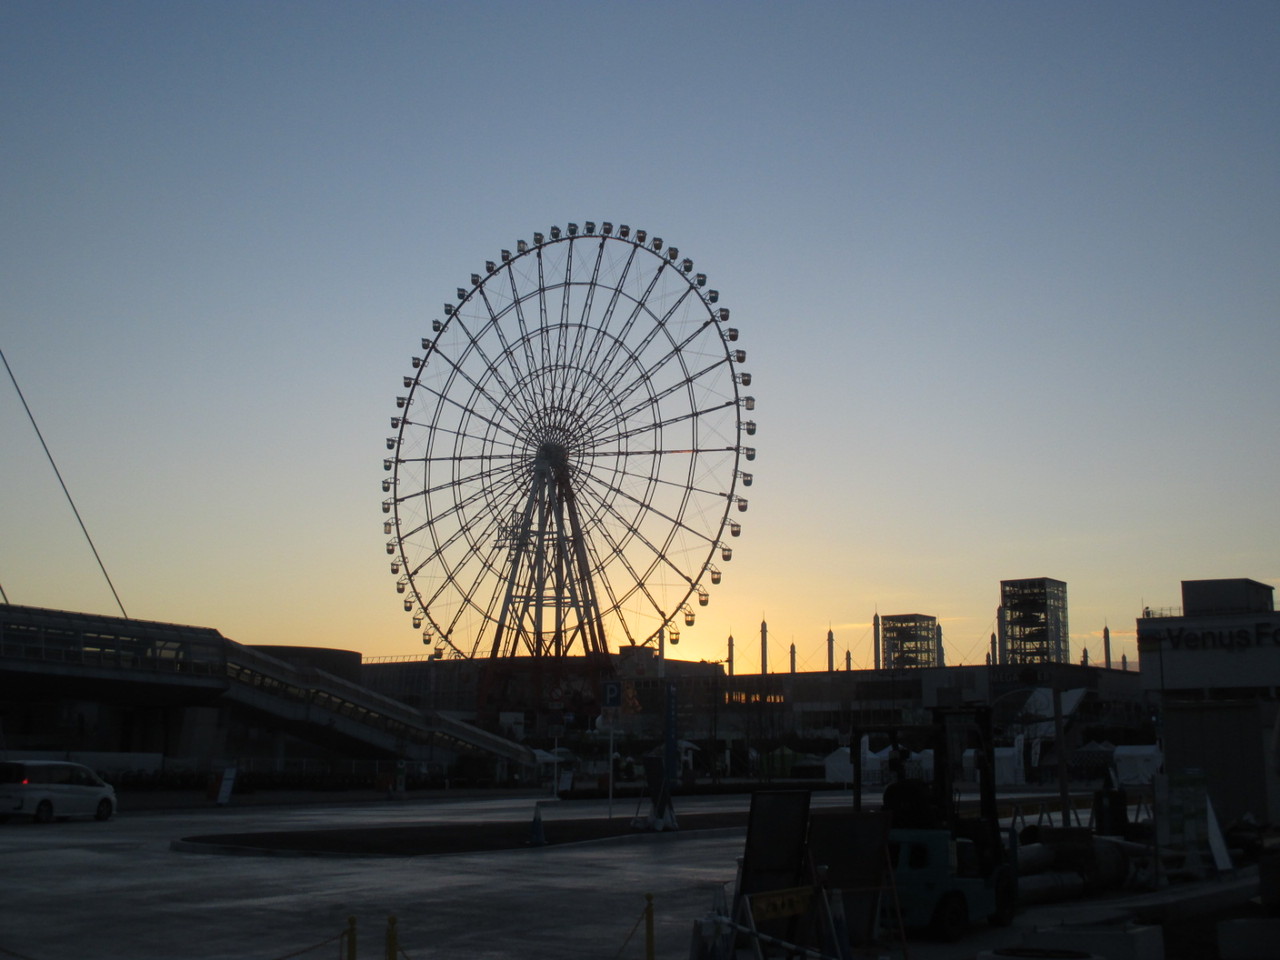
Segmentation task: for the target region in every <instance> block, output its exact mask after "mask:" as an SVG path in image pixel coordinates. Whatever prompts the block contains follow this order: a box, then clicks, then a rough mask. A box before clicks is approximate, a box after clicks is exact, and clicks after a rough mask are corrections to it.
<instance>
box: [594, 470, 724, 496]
mask: <svg viewBox="0 0 1280 960" xmlns="http://www.w3.org/2000/svg"><path fill="white" fill-rule="evenodd" d="M617 475H618V476H625V477H631V479H635V480H643V481H645V483H653V485H654V486H673V488H677V489H681V490H689V492H690V493H696V494H703V495H705V497H710V498H713V499H717V500H726V502H727V500H728V499H730V497H731V494H728V493H726V492H724V490H712V489H710V488H708V486H698V485H695V484H694V483H692V481H686V480H669V479H667V477H663V476H654V477H650V476H649V475H648V474H632V472H630V471H627V470H618V471H617ZM596 483H599V484H600V485H603V486H607V488H609V489H612V488H613V485H612V484H609V483H607V481H604V480H596Z"/></svg>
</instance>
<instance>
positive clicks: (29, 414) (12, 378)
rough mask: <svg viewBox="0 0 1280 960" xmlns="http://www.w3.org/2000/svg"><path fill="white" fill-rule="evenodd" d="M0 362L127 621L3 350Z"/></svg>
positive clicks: (0, 353)
mask: <svg viewBox="0 0 1280 960" xmlns="http://www.w3.org/2000/svg"><path fill="white" fill-rule="evenodd" d="M0 361H3V362H4V368H5V370H7V371H8V373H9V380H10V381H12V383H13V389H14V390H16V391H17V392H18V399H19V400H21V401H22V408H23V409H24V410H26V411H27V419H29V420H30V421H31V426H32V429H34V430H35V432H36V436H37V437H38V438H39V439H40V446H42V447H43V448H44V455H45V456H46V457H48V458H49V466H51V467H53V474H54V476H56V477H57V478H58V484H59V485H60V486H61V487H62V492H63V493H64V494H65V495H66V497H67V503H69V504H71V512H72V513H74V514H75V515H76V522H77V523H79V524H80V531H81V532H82V533H83V534H84V538H85V540H86V541H88V543H89V549H90V550H92V551H93V559H95V560H97V561H98V569H99V570H101V571H102V576H103V579H105V580H106V581H107V586H108V587H110V588H111V595H112V596H113V597H115V598H116V606H117V607H119V608H120V615H121V616H122V617H124V618H125V619H126V620H128V619H129V614H127V613H125V610H124V604H123V603H121V602H120V594H118V593H116V585H115V584H114V583H112V582H111V576H110V574H108V573H107V568H106V565H105V564H103V562H102V557H100V556H99V555H98V548H97V547H95V546H94V545H93V538H92V537H91V536H89V528H88V527H86V526H85V525H84V520H83V518H81V516H80V511H79V510H78V509H77V508H76V502H75V501H74V500H72V499H71V491H70V490H68V489H67V484H66V483H65V481H63V479H62V471H61V470H59V469H58V464H57V463H55V462H54V459H53V454H52V453H51V452H50V450H49V445H48V444H47V443H45V442H44V434H42V433H41V432H40V426H39V424H37V423H36V417H35V414H33V413H32V412H31V407H30V406H29V405H28V404H27V398H26V397H25V396H23V394H22V388H21V387H20V386H18V378H17V377H15V376H14V375H13V368H12V367H10V366H9V360H8V358H7V357H6V356H5V355H4V351H3V350H0ZM4 602H5V603H8V602H9V598H8V597H5V601H4Z"/></svg>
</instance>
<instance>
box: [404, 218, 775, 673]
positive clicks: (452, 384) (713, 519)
mask: <svg viewBox="0 0 1280 960" xmlns="http://www.w3.org/2000/svg"><path fill="white" fill-rule="evenodd" d="M718 301H719V294H718V293H717V292H716V291H715V290H712V289H709V288H708V287H707V286H706V276H705V275H704V274H701V273H695V272H694V270H693V261H692V260H690V259H688V258H687V257H682V256H681V254H680V251H679V250H678V249H677V248H676V247H673V246H668V245H665V244H664V243H663V241H662V239H661V238H660V237H651V236H649V235H647V234H646V232H645V231H644V230H634V231H633V230H631V228H630V227H628V226H626V225H619V226H618V227H617V228H616V229H615V227H614V225H613V224H611V223H601V224H599V229H597V225H596V224H595V223H593V222H590V221H588V222H586V223H584V224H583V225H582V227H581V229H580V228H579V226H578V225H577V224H574V223H570V224H567V225H566V227H565V229H564V230H563V231H562V230H561V229H560V228H559V227H551V229H550V230H549V231H548V232H547V233H546V234H543V233H534V234H533V239H532V241H531V242H526V241H525V240H520V241H518V242H517V243H516V249H515V252H514V253H513V252H511V251H509V250H503V251H502V253H501V257H500V258H499V260H498V261H489V262H487V263H486V264H485V268H484V272H483V273H474V274H472V275H471V282H470V284H469V285H467V286H465V287H459V288H458V290H457V297H456V299H454V300H452V301H450V302H448V303H446V304H444V308H443V311H442V313H441V314H440V315H439V316H438V318H437V319H435V320H434V321H433V322H432V324H431V335H430V336H428V337H424V338H423V339H422V353H421V354H419V355H417V356H414V357H413V360H412V364H413V370H412V373H411V374H410V375H408V376H405V377H404V392H403V393H402V394H401V395H400V396H399V397H397V399H396V407H397V410H396V414H395V416H393V417H392V418H391V427H392V430H393V431H394V435H393V436H389V437H388V438H387V450H388V451H389V454H388V456H387V457H386V459H385V460H384V461H383V466H384V468H385V470H386V471H387V473H388V476H386V477H384V479H383V482H382V489H383V492H384V493H385V494H387V495H388V496H387V497H386V499H385V500H384V501H383V504H382V509H383V512H384V513H385V514H387V515H388V516H387V517H386V519H385V522H384V526H383V530H384V533H386V534H388V535H390V537H391V539H390V540H388V541H387V553H388V554H389V555H390V556H391V558H392V559H391V572H392V574H393V575H395V576H396V578H397V579H396V590H397V591H398V592H399V593H400V594H401V595H402V596H403V602H404V609H405V611H406V612H407V613H409V614H411V615H412V622H413V626H414V628H415V629H421V630H422V639H423V643H426V644H431V645H435V648H436V653H437V655H440V656H446V655H447V656H451V657H509V656H535V657H545V656H555V657H559V656H566V655H570V654H573V653H582V654H593V653H605V652H607V651H608V650H609V649H610V648H611V646H612V647H613V648H617V647H621V646H625V645H628V644H647V643H651V642H653V641H654V640H655V639H656V638H657V637H658V636H659V632H660V631H665V637H666V638H667V639H668V640H670V641H672V642H675V641H678V639H679V629H680V625H681V624H683V625H685V626H692V625H693V624H694V621H695V609H696V608H697V607H699V606H706V605H707V603H708V602H709V593H708V590H707V586H708V585H714V584H717V583H719V582H720V580H721V577H722V575H723V574H722V571H721V568H720V564H723V563H726V562H727V561H729V560H730V559H731V558H732V556H733V547H732V539H733V538H735V537H737V536H738V535H739V534H740V532H741V524H740V520H739V518H740V515H741V514H742V513H743V512H745V511H746V509H747V499H746V498H745V497H744V496H742V495H741V493H740V492H739V491H740V488H744V487H748V486H750V485H751V480H752V475H751V473H750V472H749V470H750V466H749V461H752V460H754V459H755V449H754V447H751V446H747V445H744V442H743V441H744V437H746V438H749V437H751V436H752V435H754V434H755V432H756V425H755V422H754V420H752V419H750V417H751V414H750V411H752V410H754V409H755V399H754V398H753V397H751V396H748V395H746V393H745V392H744V391H743V389H742V388H744V387H749V386H750V384H751V375H750V374H749V373H745V372H742V370H741V368H740V367H741V364H742V363H743V362H744V361H745V360H746V353H745V352H744V351H743V350H742V349H741V348H739V347H738V346H737V341H738V331H737V330H736V329H735V328H733V327H730V326H728V320H729V311H728V310H727V309H725V308H724V307H720V306H718V305H717V304H718ZM748 442H750V441H748ZM744 467H745V469H744Z"/></svg>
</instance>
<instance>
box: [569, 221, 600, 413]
mask: <svg viewBox="0 0 1280 960" xmlns="http://www.w3.org/2000/svg"><path fill="white" fill-rule="evenodd" d="M604 245H605V238H604V237H601V238H600V242H599V244H598V245H597V246H596V258H595V263H594V264H593V265H592V268H591V279H590V280H589V281H588V282H587V284H586V286H585V288H584V291H583V298H582V307H581V309H579V311H578V323H577V325H576V327H575V328H574V331H573V344H572V346H570V347H569V354H568V358H567V361H566V362H567V364H568V366H567V368H566V371H565V372H566V373H567V374H568V376H567V378H566V381H565V384H564V390H565V393H566V394H567V395H569V396H572V394H573V390H574V388H575V387H577V386H578V377H577V376H575V375H574V374H575V371H576V372H577V373H578V374H580V373H581V371H582V367H581V359H580V358H581V356H582V343H583V341H584V340H585V339H586V336H587V331H588V330H589V329H591V310H592V307H593V306H594V304H595V298H596V288H597V284H598V283H599V281H600V265H601V263H602V262H603V261H604ZM565 291H566V294H567V293H568V292H569V284H568V283H567V282H566V284H565ZM566 306H567V305H566Z"/></svg>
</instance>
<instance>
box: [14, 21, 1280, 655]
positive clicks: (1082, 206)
mask: <svg viewBox="0 0 1280 960" xmlns="http://www.w3.org/2000/svg"><path fill="white" fill-rule="evenodd" d="M1277 49H1280V6H1277V5H1275V4H1273V3H1249V2H1236V3H1229V4H1202V3H1170V2H1161V3H1109V2H1108V3H1088V2H1082V3H1035V4H1029V3H987V2H975V3H799V4H785V5H784V4H763V3H746V4H729V3H702V4H689V3H681V4H676V3H662V2H659V3H633V4H627V3H546V4H542V3H539V4H533V3H486V2H477V3H372V4H354V3H269V4H264V3H234V2H226V3H217V4H202V3H182V2H177V3H172V2H170V3H113V4H98V3H48V2H38V3H37V2H12V3H8V4H6V5H4V7H3V9H0V54H2V56H0V84H2V89H3V93H4V103H5V108H4V110H3V111H0V221H2V222H3V224H4V226H3V230H2V232H0V238H2V239H0V244H2V245H3V246H2V247H0V289H3V290H4V294H5V295H4V297H3V300H2V301H0V349H3V350H4V352H5V355H6V356H7V357H8V360H9V363H10V365H11V366H12V367H13V369H14V372H15V374H16V375H17V377H18V379H19V382H20V383H21V385H22V388H23V390H24V392H25V393H26V396H27V400H28V401H29V402H30V404H31V406H32V409H33V410H34V412H35V414H36V417H37V419H38V421H39V423H40V426H41V429H42V430H43V431H44V435H45V439H46V440H47V441H48V443H49V445H50V447H51V449H52V450H53V452H54V455H55V457H56V458H57V460H58V463H59V466H60V468H61V469H62V473H63V476H64V478H65V479H66V481H67V483H68V486H69V487H70V489H71V491H72V493H73V495H74V496H75V497H76V500H77V504H78V506H79V507H80V510H81V513H82V515H83V516H84V518H85V521H86V523H87V524H88V527H89V530H90V532H91V533H92V535H93V536H94V539H95V542H96V543H97V546H98V548H99V551H100V553H101V554H102V556H103V559H104V561H105V563H106V565H107V568H108V570H109V571H110V573H111V576H112V579H113V580H114V581H115V583H116V587H117V589H118V590H119V592H120V595H121V597H122V599H123V601H124V604H125V606H126V608H127V609H128V612H129V614H130V615H131V616H135V617H139V618H145V619H155V620H174V621H180V622H188V623H198V624H202V625H209V626H214V627H217V628H218V629H220V630H222V632H223V633H224V634H226V635H227V636H230V637H232V638H233V639H237V640H240V641H242V642H247V643H297V644H317V645H327V646H339V647H345V648H351V649H358V650H361V651H363V652H364V653H365V654H366V655H369V656H393V655H413V654H419V653H421V652H423V650H422V646H421V643H420V642H419V639H418V637H417V635H416V634H415V633H414V631H413V630H412V629H411V628H410V625H409V622H408V617H407V616H406V615H405V613H404V612H403V609H402V607H401V605H400V601H399V598H398V597H397V596H396V594H395V592H394V578H393V577H391V576H390V574H389V572H388V570H387V567H386V562H385V561H386V554H385V551H384V548H383V547H384V543H385V538H384V537H383V536H382V528H381V523H382V515H381V511H380V506H379V505H380V503H381V499H382V496H383V495H382V493H381V490H380V488H379V481H380V479H381V473H382V472H381V460H382V457H383V455H384V453H385V449H384V447H383V442H384V439H385V436H386V434H387V430H386V427H387V418H388V417H389V416H390V415H392V414H393V412H394V397H395V396H396V395H397V393H398V392H401V391H400V382H401V378H402V376H403V375H404V374H406V373H409V372H410V366H409V361H410V358H411V357H412V356H413V354H414V353H415V351H417V348H418V340H419V338H420V337H421V336H422V335H423V334H424V333H425V332H427V327H428V325H429V323H430V320H431V319H432V317H433V316H435V315H436V314H437V313H438V311H439V305H440V304H441V303H443V302H444V301H445V300H448V299H451V298H452V297H453V293H454V291H455V289H456V288H457V287H458V286H459V285H464V284H465V283H466V282H467V278H468V277H469V276H470V274H471V273H473V272H476V271H477V270H479V269H480V267H481V266H482V265H483V263H484V261H485V260H487V259H493V258H494V257H495V255H496V254H497V252H498V251H499V250H500V249H501V248H503V247H511V246H512V245H513V244H514V242H515V240H516V239H517V238H521V237H525V238H529V237H531V236H532V233H533V231H535V230H542V231H545V230H546V229H547V228H549V227H550V226H551V225H552V224H559V225H563V224H565V223H567V222H569V221H575V220H576V221H584V220H587V219H595V220H612V221H614V222H616V223H622V222H625V223H630V224H631V225H633V226H635V227H644V228H646V229H648V230H649V231H650V232H651V233H656V234H660V235H662V236H664V237H665V238H667V240H668V242H669V243H676V244H678V245H679V247H680V249H681V251H682V252H683V253H685V254H687V255H689V256H691V257H692V258H693V259H694V260H695V262H696V264H697V267H698V269H699V270H702V271H705V272H706V273H707V274H708V277H709V278H710V280H709V283H710V284H711V285H712V286H715V287H717V288H718V289H719V290H720V291H721V298H722V303H723V304H724V305H727V306H729V307H731V308H732V311H733V319H734V325H735V326H737V327H739V328H740V329H741V330H742V338H743V339H742V342H741V345H742V346H744V347H745V348H746V349H747V351H748V358H749V359H748V363H747V364H746V369H747V370H749V371H751V372H752V374H753V376H754V378H755V380H754V384H753V388H752V392H753V393H754V394H755V395H756V397H757V398H758V401H759V406H758V408H757V411H756V413H757V417H756V419H757V420H758V422H759V423H760V433H759V434H758V435H757V437H756V438H755V439H756V446H757V447H758V449H759V457H758V459H757V461H756V462H755V465H754V467H755V469H754V474H755V483H754V485H753V488H752V493H751V509H750V512H749V513H748V514H747V515H745V516H744V517H743V518H742V519H743V522H744V532H743V536H742V538H741V540H740V541H738V542H737V543H736V544H735V546H736V547H737V550H736V553H735V557H734V560H733V561H732V564H731V565H730V566H728V567H727V568H726V571H725V580H724V583H723V584H722V585H720V586H719V587H716V588H713V589H712V591H711V603H710V606H709V607H708V608H707V609H706V610H704V611H700V616H699V622H698V624H697V626H696V627H695V628H694V629H692V630H688V631H686V632H685V637H684V641H683V643H682V645H681V647H680V654H681V655H682V656H687V657H693V658H707V659H718V658H721V657H723V656H724V639H725V637H726V636H727V635H728V634H729V633H730V632H732V633H733V634H734V635H735V636H736V637H737V638H738V650H737V652H738V669H739V671H748V670H755V669H758V667H759V661H758V655H757V653H756V647H755V645H754V641H755V638H756V636H757V635H758V628H759V621H760V619H761V617H762V615H763V616H765V617H767V618H768V620H769V624H770V633H771V637H770V650H771V664H770V666H771V668H772V669H775V670H781V669H786V648H787V645H788V644H789V643H792V642H794V643H795V644H796V647H797V658H798V661H799V663H800V666H801V669H806V668H807V669H819V668H822V667H823V666H824V665H825V661H826V652H825V642H824V638H825V635H826V631H827V629H828V627H830V628H831V629H833V630H834V631H835V633H836V637H837V648H838V650H839V651H840V655H841V657H842V658H843V653H844V651H845V650H846V649H849V650H850V651H851V654H852V658H853V662H854V663H855V664H856V665H860V666H861V665H868V664H869V663H870V660H871V651H870V627H869V624H870V620H871V616H872V613H873V612H874V611H875V610H877V609H878V610H879V611H880V612H881V613H908V612H910V613H926V614H932V615H935V616H937V617H939V618H940V620H942V622H943V627H944V632H945V635H946V638H947V651H948V657H949V659H950V660H952V661H953V662H962V661H963V662H978V661H980V659H981V657H982V655H983V653H984V652H985V649H986V648H985V644H986V637H987V635H988V634H989V633H990V632H991V630H992V629H993V621H994V612H995V606H996V603H997V600H998V584H999V581H1000V580H1001V579H1005V578H1015V577H1028V576H1051V577H1056V578H1059V579H1063V580H1066V581H1067V582H1068V585H1069V587H1068V589H1069V596H1070V601H1071V602H1070V617H1071V628H1072V634H1073V643H1072V647H1073V659H1078V658H1079V656H1080V652H1081V649H1082V648H1083V647H1084V646H1086V645H1087V646H1088V647H1089V649H1090V652H1091V654H1092V655H1093V656H1094V657H1095V658H1096V657H1097V656H1098V655H1099V652H1100V642H1099V641H1098V640H1097V636H1098V635H1099V634H1100V633H1101V630H1102V627H1103V625H1104V623H1109V624H1110V626H1111V628H1112V633H1113V637H1115V638H1116V640H1117V650H1118V651H1119V650H1126V651H1127V652H1128V653H1129V655H1130V657H1131V658H1132V657H1133V656H1134V655H1135V650H1134V648H1133V644H1132V633H1133V620H1134V618H1135V617H1136V616H1137V615H1138V613H1139V611H1140V609H1141V607H1142V605H1143V604H1144V603H1146V604H1151V605H1155V606H1164V605H1172V604H1177V603H1178V602H1179V595H1178V582H1179V581H1180V580H1182V579H1195V578H1201V577H1219V576H1222V577H1235V576H1247V577H1253V578H1255V579H1259V580H1263V581H1266V582H1268V583H1273V584H1275V583H1280V560H1278V558H1277V550H1276V544H1277V543H1278V542H1280V520H1278V518H1277V510H1276V498H1275V490H1276V485H1275V477H1276V476H1277V475H1278V474H1280V452H1278V450H1277V445H1276V443H1275V425H1274V420H1275V416H1276V413H1277V412H1278V411H1277V407H1278V405H1277V398H1278V397H1280V387H1278V386H1277V382H1278V378H1277V376H1276V374H1275V369H1274V367H1275V358H1276V357H1277V355H1280V349H1278V348H1280V322H1277V321H1278V319H1280V318H1278V317H1277V313H1278V312H1280V280H1278V279H1277V276H1278V275H1280V271H1278V270H1277V269H1276V264H1277V263H1278V262H1280V121H1278V120H1277V118H1280V62H1278V61H1277V58H1276V57H1275V51H1276V50H1277ZM6 393H7V395H8V396H7V399H6V398H5V395H6ZM0 442H3V445H4V450H5V454H4V457H3V458H2V459H0V485H2V488H3V490H4V496H3V498H2V499H0V585H2V586H3V588H4V590H5V592H6V594H7V595H8V597H9V599H10V600H11V601H13V602H15V603H29V604H36V605H42V606H49V607H66V608H70V609H77V610H88V611H95V612H104V613H110V612H113V610H114V601H113V600H112V597H111V594H110V592H109V590H108V589H107V587H106V585H105V583H104V582H103V580H102V577H101V575H100V574H99V573H98V572H97V569H96V566H95V564H94V561H93V558H92V555H91V554H90V553H89V551H88V548H87V546H86V545H85V544H84V542H83V539H82V538H81V536H80V533H79V529H78V527H77V526H76V524H75V519H74V517H73V516H72V514H71V512H70V510H69V508H68V507H67V506H66V503H65V501H64V500H63V499H62V494H61V491H60V489H59V488H58V486H57V481H56V478H55V477H54V476H53V474H52V471H51V470H50V469H49V466H48V464H47V462H46V461H45V460H44V457H43V452H42V451H41V449H40V447H39V442H38V440H37V439H36V437H35V435H34V433H33V432H32V430H31V427H30V424H29V423H28V422H27V421H26V419H25V414H24V413H23V411H22V409H21V406H20V404H19V402H18V400H17V396H16V394H14V392H13V391H12V388H11V385H9V384H4V385H3V389H0Z"/></svg>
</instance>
